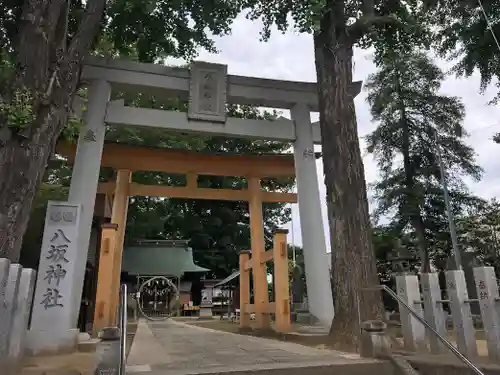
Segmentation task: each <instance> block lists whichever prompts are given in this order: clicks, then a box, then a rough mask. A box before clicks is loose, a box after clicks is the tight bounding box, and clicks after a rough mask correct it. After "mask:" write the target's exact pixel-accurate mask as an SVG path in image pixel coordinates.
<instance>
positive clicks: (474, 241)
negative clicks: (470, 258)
mask: <svg viewBox="0 0 500 375" xmlns="http://www.w3.org/2000/svg"><path fill="white" fill-rule="evenodd" d="M457 229H458V234H459V238H460V243H461V244H462V246H463V249H464V250H465V251H471V252H474V254H475V255H476V256H477V257H478V259H479V260H480V261H481V262H482V263H484V264H485V265H488V266H493V267H495V269H496V270H497V273H498V272H499V271H500V203H499V202H498V201H496V200H492V201H490V202H484V203H483V204H481V205H479V206H478V207H477V209H476V210H474V211H472V212H469V213H468V214H467V215H462V216H461V217H459V218H458V220H457Z"/></svg>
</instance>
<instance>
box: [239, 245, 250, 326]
mask: <svg viewBox="0 0 500 375" xmlns="http://www.w3.org/2000/svg"><path fill="white" fill-rule="evenodd" d="M249 260H250V252H249V251H247V250H244V251H241V252H240V328H249V327H250V314H249V313H248V311H247V309H248V305H249V304H250V269H249V268H247V265H248V261H249Z"/></svg>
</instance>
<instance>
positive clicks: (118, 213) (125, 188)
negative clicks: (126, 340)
mask: <svg viewBox="0 0 500 375" xmlns="http://www.w3.org/2000/svg"><path fill="white" fill-rule="evenodd" d="M131 179H132V173H131V172H130V171H128V170H125V169H120V170H118V171H117V173H116V187H115V193H114V198H113V209H112V211H111V222H112V223H116V224H118V229H117V231H116V240H115V243H114V245H115V246H114V252H115V255H114V259H113V268H112V269H110V270H109V271H108V272H110V273H111V274H112V280H113V284H112V286H111V299H110V303H111V306H110V313H111V319H110V324H111V325H116V324H117V323H118V321H117V316H118V314H117V313H118V310H117V309H118V300H119V295H120V273H121V269H122V255H123V243H124V238H125V226H126V224H127V210H128V196H129V186H130V181H131Z"/></svg>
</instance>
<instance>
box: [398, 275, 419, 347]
mask: <svg viewBox="0 0 500 375" xmlns="http://www.w3.org/2000/svg"><path fill="white" fill-rule="evenodd" d="M396 289H397V292H398V296H399V297H400V298H401V299H402V300H403V301H405V302H406V303H407V304H408V306H410V307H411V308H412V309H413V310H414V311H415V312H416V313H417V314H419V316H423V310H422V302H421V297H420V285H419V282H418V276H416V275H402V276H396ZM399 316H400V319H401V328H402V330H403V340H404V347H405V349H406V350H408V351H418V350H423V349H424V348H425V327H424V326H423V324H422V323H420V322H419V321H418V320H417V319H416V318H415V317H414V316H413V314H411V313H410V312H409V311H408V309H406V307H404V306H402V305H401V304H399Z"/></svg>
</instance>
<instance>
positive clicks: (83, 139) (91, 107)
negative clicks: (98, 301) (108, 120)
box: [68, 81, 111, 327]
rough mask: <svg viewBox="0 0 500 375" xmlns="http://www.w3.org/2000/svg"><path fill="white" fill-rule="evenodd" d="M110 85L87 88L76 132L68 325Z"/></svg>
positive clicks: (76, 306) (75, 303)
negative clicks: (74, 246)
mask: <svg viewBox="0 0 500 375" xmlns="http://www.w3.org/2000/svg"><path fill="white" fill-rule="evenodd" d="M110 95H111V85H110V84H109V82H106V81H94V82H92V84H91V85H90V87H89V92H88V97H89V102H88V107H87V111H86V113H85V116H84V117H85V126H84V127H83V128H82V129H81V131H80V136H79V138H78V147H77V151H76V158H75V163H74V165H73V174H72V175H71V185H70V189H69V198H68V201H69V202H71V203H75V204H80V205H81V207H82V212H81V218H80V230H79V235H78V252H77V263H76V266H75V270H74V275H72V277H73V278H74V279H75V281H74V283H73V287H74V289H73V291H72V293H71V295H72V302H71V304H72V310H73V312H72V324H73V327H76V324H77V322H78V314H79V312H80V303H81V299H82V290H83V281H84V277H85V265H86V262H87V253H88V248H89V242H90V231H91V227H92V219H93V216H94V204H95V196H96V193H97V184H98V179H99V171H100V166H101V156H102V150H103V145H104V136H105V133H106V129H105V124H104V120H105V116H106V108H107V105H108V101H109V97H110Z"/></svg>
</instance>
